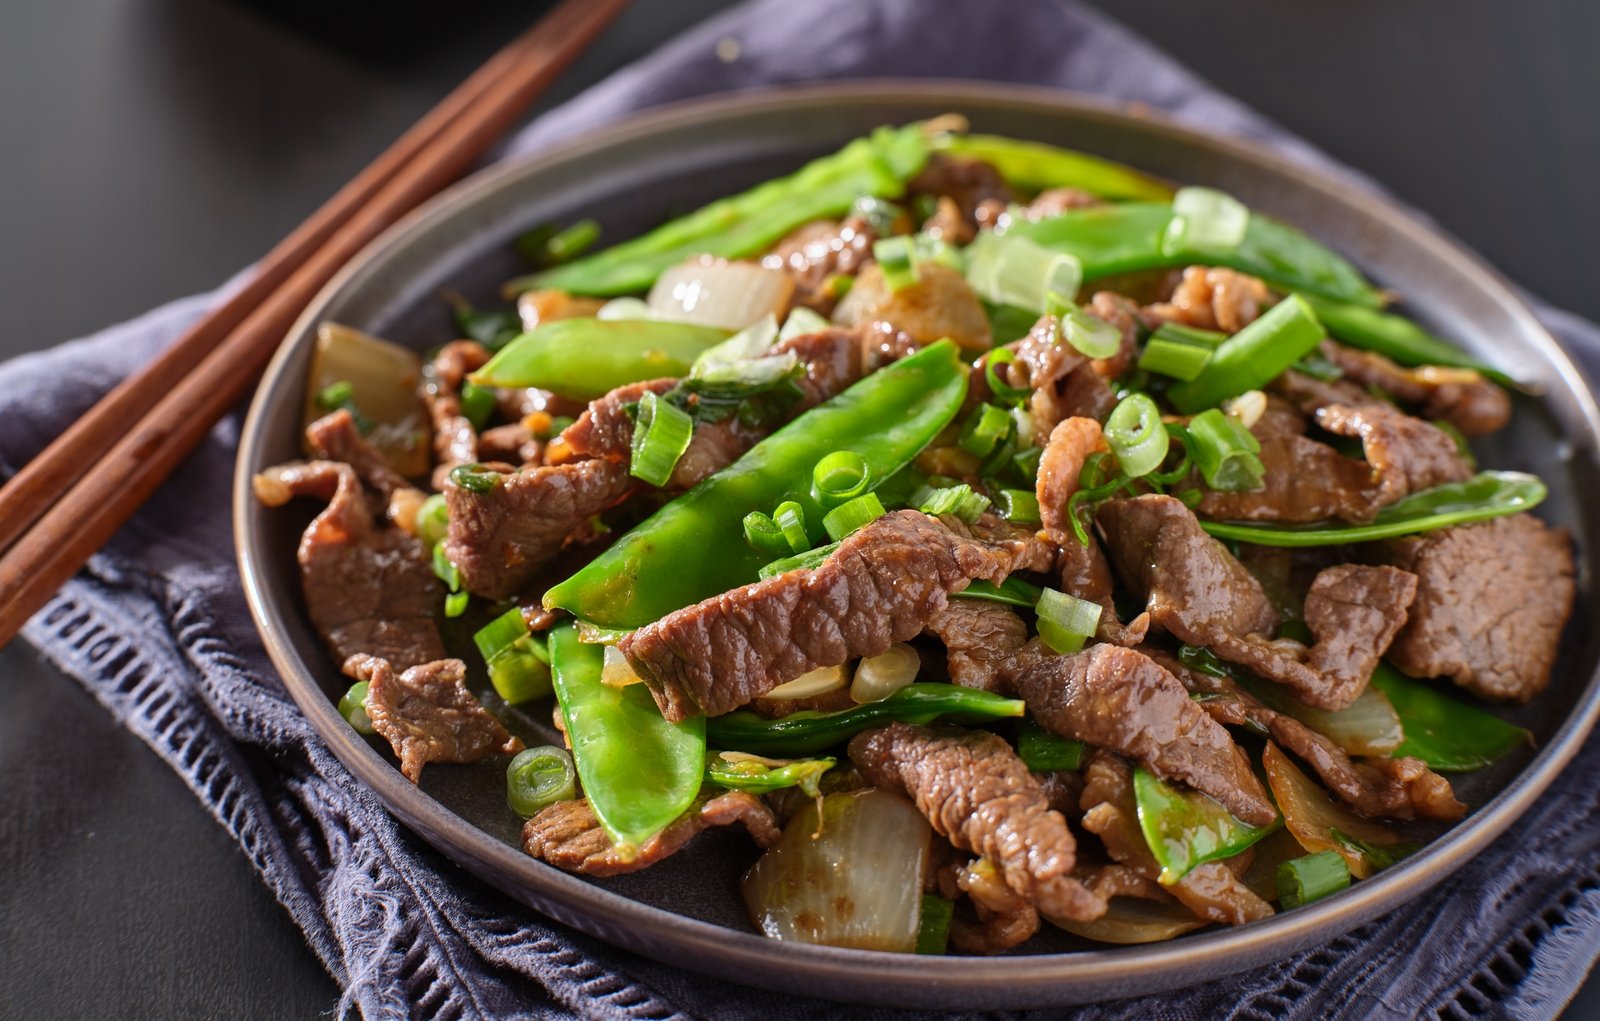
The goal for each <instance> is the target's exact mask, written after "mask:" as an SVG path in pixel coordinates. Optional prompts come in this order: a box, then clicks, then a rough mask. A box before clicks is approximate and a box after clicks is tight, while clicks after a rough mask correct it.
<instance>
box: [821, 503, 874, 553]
mask: <svg viewBox="0 0 1600 1021" xmlns="http://www.w3.org/2000/svg"><path fill="white" fill-rule="evenodd" d="M883 515H884V510H883V502H882V501H881V500H879V499H878V495H877V494H876V493H865V494H863V495H861V496H858V497H856V498H855V499H853V500H850V501H848V502H847V503H841V504H840V505H839V506H837V507H835V508H834V509H833V510H831V511H829V512H828V513H826V514H824V515H823V516H822V527H823V529H824V530H825V531H826V532H827V533H828V538H830V539H832V540H833V541H834V542H838V541H840V540H841V539H843V538H844V537H845V536H847V535H849V534H850V533H851V532H854V531H855V530H856V529H858V528H860V527H861V526H862V525H866V524H870V523H871V522H873V521H876V520H877V519H879V518H881V517H883Z"/></svg>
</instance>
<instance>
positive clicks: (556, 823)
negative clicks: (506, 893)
mask: <svg viewBox="0 0 1600 1021" xmlns="http://www.w3.org/2000/svg"><path fill="white" fill-rule="evenodd" d="M735 823H742V824H743V825H744V828H745V829H746V830H747V831H748V832H749V833H750V837H751V839H752V840H754V841H755V842H756V843H757V844H759V845H761V846H762V847H770V846H771V845H772V844H774V843H776V842H777V839H778V837H779V836H781V835H782V830H781V829H779V827H778V821H777V819H776V818H774V817H773V814H772V809H770V808H768V807H767V806H766V805H765V804H764V803H763V802H762V801H761V799H759V798H757V797H755V796H754V795H753V794H750V793H748V792H746V791H728V792H727V793H725V794H720V795H718V796H716V797H714V798H711V799H709V800H707V801H704V802H701V803H699V804H697V805H695V806H694V807H692V808H691V809H689V811H687V812H685V813H684V814H683V815H681V816H679V817H678V818H677V819H675V820H674V821H673V822H672V824H671V825H670V826H668V827H667V828H666V829H664V830H662V831H661V832H660V833H658V834H656V835H655V836H653V837H651V838H650V839H649V840H647V841H645V842H644V844H643V845H641V846H640V847H639V849H638V854H637V855H635V856H634V857H631V858H629V857H627V856H625V855H623V854H622V853H621V852H620V851H618V849H617V847H616V845H615V844H613V843H612V842H611V837H610V836H609V835H607V833H606V831H605V829H604V828H603V827H601V825H600V820H599V819H596V818H595V814H594V810H593V809H592V808H590V807H589V802H588V800H587V799H584V798H579V799H577V800H576V801H558V802H556V803H555V804H553V805H549V806H547V807H546V808H544V809H543V810H541V811H540V812H539V814H538V815H536V816H534V817H533V818H532V819H529V820H528V821H527V822H526V823H525V824H524V825H523V827H522V849H523V850H524V851H526V852H527V853H528V854H530V855H532V856H533V857H535V858H538V859H540V860H542V861H545V862H548V863H549V864H551V865H554V866H555V867H556V868H559V869H564V870H566V871H567V872H579V873H582V874H583V875H586V876H597V877H603V876H616V875H621V874H622V873H624V872H637V871H639V870H640V869H643V868H649V867H650V866H651V865H654V864H655V863H656V862H658V861H660V860H661V859H663V858H668V857H671V856H672V855H674V854H676V853H677V852H678V851H679V850H681V849H682V848H683V846H684V845H685V844H687V843H688V842H689V841H691V840H693V839H694V838H695V837H696V836H698V835H699V834H700V833H701V832H702V831H704V830H708V829H711V828H712V827H713V826H732V825H734V824H735Z"/></svg>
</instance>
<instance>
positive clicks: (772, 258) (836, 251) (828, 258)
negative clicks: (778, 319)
mask: <svg viewBox="0 0 1600 1021" xmlns="http://www.w3.org/2000/svg"><path fill="white" fill-rule="evenodd" d="M877 240H878V235H877V233H876V232H875V231H873V229H872V226H871V224H869V223H868V222H867V220H866V218H865V217H862V216H851V217H849V218H848V219H846V220H845V221H844V222H843V223H834V222H833V221H831V220H816V221H814V222H812V223H808V224H806V225H805V226H803V227H801V228H799V229H798V230H796V231H795V232H794V233H792V234H790V235H789V236H788V237H786V238H784V239H783V240H782V241H779V242H778V244H777V245H776V246H775V247H774V248H773V249H772V251H771V252H768V253H767V254H766V255H765V256H763V257H762V259H761V265H763V266H765V267H766V268H767V269H775V270H780V271H781V272H783V273H785V274H787V275H788V276H789V278H790V279H791V280H793V281H794V285H795V291H794V302H795V304H797V305H804V306H806V307H807V308H813V309H816V310H817V311H819V312H823V313H827V312H831V311H832V310H833V306H834V305H835V303H837V301H838V291H837V290H836V289H835V287H834V284H833V281H834V278H836V277H840V276H846V277H850V276H855V275H856V273H858V272H860V270H861V267H862V266H864V265H866V264H867V262H868V261H870V260H871V259H872V245H873V242H875V241H877Z"/></svg>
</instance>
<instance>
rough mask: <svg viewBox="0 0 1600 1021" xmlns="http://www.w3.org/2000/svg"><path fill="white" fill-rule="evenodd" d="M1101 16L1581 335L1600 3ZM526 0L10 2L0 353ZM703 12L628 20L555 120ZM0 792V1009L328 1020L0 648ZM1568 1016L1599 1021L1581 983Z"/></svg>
mask: <svg viewBox="0 0 1600 1021" xmlns="http://www.w3.org/2000/svg"><path fill="white" fill-rule="evenodd" d="M796 2H803V0H796ZM1101 2H1102V4H1103V6H1104V7H1105V8H1106V9H1108V10H1110V11H1112V12H1113V13H1114V14H1116V15H1117V16H1118V17H1121V18H1122V19H1123V20H1124V21H1126V22H1127V23H1128V24H1130V25H1131V26H1132V27H1134V28H1135V29H1137V30H1139V31H1141V32H1144V33H1146V34H1147V35H1148V36H1150V37H1151V38H1153V39H1154V40H1155V41H1157V42H1158V43H1160V44H1162V45H1164V46H1166V47H1167V48H1168V49H1170V50H1172V51H1174V52H1177V53H1180V54H1182V55H1183V56H1184V58H1185V59H1186V60H1187V61H1188V62H1189V63H1190V64H1191V65H1193V66H1194V67H1196V68H1197V69H1198V70H1199V71H1201V73H1203V74H1205V75H1206V76H1208V77H1209V78H1211V79H1212V80H1213V81H1215V82H1216V83H1217V84H1218V85H1220V86H1222V87H1223V88H1225V89H1227V90H1229V91H1231V92H1233V93H1234V94H1235V95H1238V96H1239V97H1241V98H1242V99H1244V100H1245V101H1246V102H1249V103H1251V104H1253V105H1255V106H1256V107H1257V108H1259V109H1261V110H1263V111H1264V112H1266V113H1267V114H1269V115H1271V116H1273V117H1275V118H1277V119H1278V120H1279V121H1280V122H1281V123H1283V124H1285V125H1287V126H1288V127H1290V128H1291V129H1293V130H1295V131H1297V132H1299V133H1300V134H1302V135H1304V136H1305V137H1307V138H1309V139H1311V140H1312V141H1314V142H1316V143H1317V144H1319V145H1321V146H1323V147H1324V148H1325V149H1327V150H1328V151H1330V152H1331V153H1332V154H1333V155H1335V156H1337V157H1340V158H1342V159H1344V160H1346V161H1348V162H1349V163H1351V164H1353V165H1355V166H1357V167H1359V168H1361V169H1363V170H1365V171H1366V172H1368V173H1369V174H1371V175H1372V176H1373V177H1375V178H1377V179H1378V180H1380V181H1383V182H1385V183H1386V184H1388V185H1389V186H1390V187H1391V188H1393V189H1394V191H1396V192H1397V193H1398V194H1399V195H1400V196H1401V197H1403V198H1404V199H1406V200H1407V201H1409V202H1412V203H1414V204H1416V205H1418V206H1420V207H1421V208H1423V209H1425V210H1427V211H1428V212H1430V213H1432V214H1433V215H1434V216H1435V217H1436V218H1437V219H1438V220H1439V221H1440V222H1441V223H1442V224H1443V225H1444V226H1445V227H1446V228H1447V229H1448V230H1450V231H1451V232H1453V233H1455V234H1456V235H1458V236H1459V237H1461V238H1463V239H1464V240H1465V241H1466V242H1467V243H1469V244H1470V245H1472V246H1474V247H1475V248H1477V249H1478V250H1479V251H1480V252H1482V253H1483V254H1484V255H1486V256H1487V257H1488V258H1489V259H1490V260H1491V261H1493V262H1495V263H1496V264H1498V265H1499V267H1500V268H1501V269H1502V270H1504V271H1505V272H1506V273H1507V274H1508V275H1510V276H1511V277H1512V278H1513V279H1515V280H1517V281H1518V282H1520V283H1522V284H1524V285H1526V286H1528V287H1530V288H1532V289H1534V290H1536V291H1538V292H1540V293H1542V294H1543V295H1545V296H1546V297H1548V298H1550V299H1552V300H1553V301H1555V302H1557V303H1560V304H1563V305H1565V306H1567V307H1569V308H1573V309H1575V310H1577V311H1580V312H1583V313H1585V314H1587V315H1589V316H1592V317H1600V288H1596V287H1595V286H1594V283H1595V278H1594V265H1595V263H1594V255H1593V251H1594V241H1593V234H1594V232H1595V230H1596V228H1597V227H1600V191H1597V189H1596V188H1595V186H1594V185H1593V183H1592V182H1593V180H1594V175H1595V167H1596V166H1600V122H1597V121H1596V119H1595V116H1594V111H1595V107H1596V102H1597V100H1600V62H1597V61H1595V60H1594V57H1593V53H1592V46H1593V40H1595V39H1597V38H1600V6H1597V5H1593V4H1589V3H1586V2H1584V0H1566V2H1557V0H1524V2H1521V3H1518V4H1515V5H1509V4H1506V3H1504V2H1503V0H1410V2H1407V3H1402V4H1397V3H1393V2H1384V0H1350V2H1347V3H1342V4H1312V3H1291V4H1265V3H1260V2H1249V0H1209V2H1192V3H1184V4H1178V3H1171V2H1170V0H1121V2H1118V3H1112V2H1111V0H1101ZM544 6H545V4H543V3H537V4H517V3H510V2H504V0H480V2H479V3H476V4H461V5H444V4H437V3H426V2H422V0H391V2H390V3H387V4H384V5H382V6H381V7H377V6H372V5H359V4H351V5H341V4H319V3H316V2H314V0H291V2H288V3H283V2H279V3H273V4H268V3H264V2H263V3H243V2H239V3H229V2H221V0H52V2H50V3H30V4H22V3H8V4H6V5H4V8H3V10H0V138H3V139H4V141H3V143H0V145H3V148H0V224H3V225H4V226H3V228H0V307H4V308H5V309H6V320H7V328H6V329H5V330H4V331H0V357H6V356H10V355H15V354H19V353H22V352H24V351H29V350H34V349H38V348H42V347H46V346H49V345H51V344H54V343H56V342H58V341H60V340H63V339H66V338H68V337H72V336H75V335H79V334H82V333H86V332H89V331H91V330H93V329H96V328H98V327H100V326H103V325H106V324H108V323H111V322H114V321H117V320H119V319H123V318H126V317H128V316H130V315H133V314H136V313H138V312H140V311H143V310H144V309H146V308H148V307H150V306H152V305H155V304H157V303H160V302H162V301H165V300H167V299H169V298H173V297H177V296H179V295H183V294H187V293H191V292H194V291H198V290H203V289H206V288H209V287H212V286H214V285H215V284H217V283H218V282H220V281H221V280H223V279H224V278H225V277H226V276H228V275H229V274H231V273H232V272H234V271H235V270H236V269H238V268H239V267H240V266H242V265H244V264H246V263H247V262H249V261H250V260H251V259H253V258H255V257H256V256H258V255H259V254H260V253H261V252H263V251H265V250H266V249H267V248H268V247H269V246H270V245H271V243H272V242H274V241H276V240H277V239H278V238H279V237H281V236H282V235H283V234H284V233H286V232H287V231H288V230H289V229H290V228H291V227H293V226H294V224H295V223H297V222H298V221H299V220H300V219H301V218H302V217H303V216H304V215H305V214H307V213H308V212H309V211H310V210H311V209H312V208H314V206H315V205H316V204H317V203H318V202H320V201H321V200H322V199H323V198H325V197H326V196H327V195H328V194H330V193H331V192H332V191H333V190H334V189H335V188H336V187H337V186H338V185H339V184H340V183H342V182H343V181H344V180H346V179H347V178H348V177H349V176H351V175H352V174H353V173H354V172H355V171H356V170H358V169H359V168H360V167H361V166H362V165H364V164H365V163H366V161H367V160H369V159H370V158H371V157H372V156H373V155H374V154H375V153H376V152H378V151H379V149H381V147H382V146H383V144H384V143H386V142H387V141H389V140H390V139H391V138H393V137H394V136H395V135H396V134H398V133H399V132H400V131H401V130H403V129H404V128H405V126H407V125H408V124H410V123H411V121H412V120H414V119H415V118H416V117H417V116H418V115H419V114H420V113H421V112H422V111H423V110H424V109H426V107H427V106H428V105H429V104H431V103H432V102H433V101H434V100H435V99H436V98H437V97H438V96H440V95H442V94H443V93H444V92H445V91H446V90H447V89H448V88H449V87H450V86H451V85H453V84H454V83H455V82H456V81H457V80H459V78H461V77H462V76H463V75H464V74H465V73H466V72H467V71H468V70H470V69H471V68H472V67H473V66H475V65H476V63H477V62H478V61H480V60H481V59H482V58H483V56H485V55H486V54H487V53H488V52H489V51H490V50H491V49H492V48H493V46H494V45H495V44H496V43H497V41H499V40H503V39H505V38H507V37H508V36H509V35H511V34H512V33H513V32H514V31H515V30H516V29H517V28H519V27H520V26H522V25H523V24H526V23H527V21H528V20H529V18H530V17H531V16H532V15H533V13H535V12H536V11H537V10H540V9H542V8H543V7H544ZM722 6H724V3H723V2H721V0H672V2H666V0H640V2H639V3H638V4H636V5H635V7H634V9H632V10H631V11H630V12H629V13H628V14H626V15H625V16H624V17H623V19H622V20H621V21H620V22H619V23H618V25H617V26H616V27H615V28H614V29H613V30H612V31H611V33H610V34H609V35H608V36H607V37H606V38H605V39H604V41H603V42H602V43H601V44H600V45H599V46H598V47H596V49H595V50H594V51H592V52H591V53H590V54H589V55H588V56H587V57H585V58H584V60H583V61H582V62H581V63H580V65H579V66H578V67H577V68H576V69H575V70H574V72H572V73H571V74H569V76H568V77H567V79H566V80H564V81H563V82H562V83H561V86H560V88H559V89H558V90H557V92H556V95H555V96H554V97H553V98H552V100H551V101H558V100H559V99H560V97H561V96H564V95H570V94H572V93H573V92H575V91H577V90H578V89H580V88H582V87H583V86H584V85H587V84H590V83H592V82H594V81H597V80H598V79H599V78H600V77H602V76H603V75H605V74H606V73H607V72H608V71H610V70H612V69H614V68H616V67H618V66H620V65H621V64H623V63H624V62H626V61H628V60H630V59H632V58H634V57H636V56H638V55H640V54H642V53H645V52H647V51H648V50H649V49H650V48H651V47H653V46H654V45H655V44H656V43H657V42H659V41H660V40H661V39H663V38H665V37H667V36H668V35H670V34H671V33H672V32H674V31H675V30H676V29H678V28H680V27H682V26H684V25H687V24H688V23H690V22H692V21H694V20H696V19H699V18H702V17H704V16H706V15H707V14H709V13H710V12H712V11H714V10H716V9H718V8H720V7H722ZM446 7H450V8H453V9H454V10H455V11H457V12H460V13H455V14H451V15H446V14H444V13H442V12H443V11H444V10H445V9H446ZM325 8H331V9H335V11H336V13H334V14H331V15H330V14H328V13H327V11H326V10H324V9H325ZM379 10H381V11H382V12H383V13H382V14H381V15H380V14H377V13H373V14H368V13H367V12H368V11H372V12H377V11H379ZM1003 10H1004V5H997V6H996V11H997V16H999V14H998V12H1000V11H1003ZM339 11H343V12H346V13H343V14H340V13H337V12H339ZM356 11H359V12H360V13H349V12H356ZM928 11H929V16H930V17H932V16H936V11H937V7H936V4H935V3H934V2H933V0H928ZM0 778H3V779H0V1017H17V1018H23V1017H26V1018H69V1017H71V1018H76V1017H91V1016H98V1017H118V1018H121V1017H186V1018H209V1017H227V1018H254V1017H273V1018H279V1017H283V1018H302V1017H312V1016H315V1015H318V1014H323V1013H327V1012H329V1011H331V1010H332V1009H333V1007H334V1005H335V1003H336V1000H337V997H338V990H337V989H336V987H335V986H334V984H333V982H332V981H331V980H330V979H329V978H328V976H327V974H326V973H325V972H324V971H323V969H322V967H321V965H320V963H319V962H318V961H317V960H316V958H315V957H314V956H313V955H312V954H311V952H310V951H309V950H308V949H306V946H305V944H304V942H303V941H302V940H301V937H300V935H299V932H298V930H297V929H295V927H294V926H293V925H292V924H291V923H290V921H289V919H288V917H287V915H285V913H284V912H283V911H282V909H281V908H280V907H279V906H278V905H277V904H276V903H275V902H274V901H273V899H272V897H271V895H270V894H269V893H268V892H267V891H266V889H265V888H264V887H262V886H261V885H260V884H259V883H258V882H257V881H256V879H255V876H254V874H253V873H252V871H251V869H250V867H249V866H248V864H247V863H246V861H245V858H244V856H243V855H242V854H241V853H239V851H238V850H237V849H236V848H235V847H234V846H233V845H232V844H231V842H230V841H229V840H228V839H227V838H226V837H225V836H224V834H223V833H222V831H221V830H220V829H219V828H217V827H216V826H215V825H213V824H212V822H211V820H210V819H209V817H208V816H207V815H206V814H205V812H204V811H203V810H202V809H201V808H200V806H199V805H198V803H196V802H195V800H194V799H193V797H192V796H191V795H190V794H189V792H188V791H187V790H186V789H185V788H184V787H183V786H182V784H181V783H179V781H178V780H177V778H176V777H175V776H173V775H172V774H171V773H170V772H169V771H168V770H167V768H166V767H165V765H163V764H162V763H161V762H160V760H158V759H157V758H156V757H155V756H154V755H153V754H151V753H150V752H149V751H148V750H147V749H146V748H145V747H144V746H143V745H142V744H141V743H140V742H139V741H138V740H137V739H136V738H134V737H133V736H131V735H130V734H128V733H127V732H125V731H123V730H121V729H120V728H119V727H117V726H116V725H115V724H113V723H112V722H111V720H110V718H109V717H108V716H106V715H105V714H104V713H103V712H102V711H101V710H100V709H99V708H98V706H97V705H96V704H95V703H94V701H93V700H92V699H91V698H90V697H89V696H88V695H86V694H85V693H84V692H83V690H82V689H81V688H79V687H78V685H77V684H75V683H73V682H72V681H71V680H69V679H67V678H65V677H63V676H61V675H60V674H58V673H57V672H55V671H54V670H52V669H51V668H50V667H49V666H48V665H47V664H45V663H43V662H42V661H41V660H40V658H39V657H38V656H37V655H36V654H35V653H34V652H33V651H32V650H31V649H28V648H26V647H25V646H23V645H22V644H20V643H18V644H15V645H13V646H12V647H10V648H8V649H6V650H4V651H3V652H0ZM1569 1016H1570V1017H1596V1016H1600V991H1596V990H1589V991H1586V993H1585V994H1583V995H1582V996H1580V999H1579V1000H1578V1001H1577V1002H1575V1003H1574V1005H1573V1007H1572V1008H1571V1010H1570V1011H1569Z"/></svg>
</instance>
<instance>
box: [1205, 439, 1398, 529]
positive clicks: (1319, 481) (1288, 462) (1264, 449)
mask: <svg viewBox="0 0 1600 1021" xmlns="http://www.w3.org/2000/svg"><path fill="white" fill-rule="evenodd" d="M1262 421H1263V422H1267V423H1268V424H1267V429H1268V430H1270V432H1269V433H1268V435H1261V430H1260V429H1257V430H1253V431H1255V432H1256V434H1257V439H1258V440H1259V441H1260V443H1261V453H1260V455H1259V456H1260V457H1261V464H1262V467H1263V468H1265V469H1266V472H1265V475H1264V476H1263V478H1262V483H1263V485H1262V488H1260V489H1254V490H1244V491H1240V492H1229V491H1226V490H1220V489H1210V488H1207V487H1204V486H1202V487H1200V488H1201V493H1202V496H1201V499H1200V504H1199V506H1198V507H1197V508H1196V509H1197V510H1198V511H1199V512H1200V513H1201V514H1202V515H1204V516H1205V517H1207V518H1210V519H1211V520H1214V521H1276V522H1284V523H1292V524H1309V523H1311V522H1315V521H1332V520H1338V521H1371V520H1372V518H1373V517H1374V516H1375V515H1376V514H1377V513H1378V511H1380V510H1382V509H1383V506H1384V504H1385V503H1386V502H1387V501H1385V499H1384V497H1383V494H1382V493H1381V491H1380V489H1379V486H1378V482H1377V480H1376V479H1375V478H1374V477H1373V472H1372V466H1371V465H1369V464H1367V463H1366V462H1365V461H1358V460H1356V459H1355V458H1352V457H1345V456H1344V455H1343V454H1341V453H1339V452H1338V451H1337V450H1335V449H1333V448H1332V447H1330V446H1328V445H1327V444H1326V443H1318V442H1317V441H1316V440H1313V439H1311V438H1310V437H1308V436H1301V435H1298V433H1286V432H1283V431H1281V429H1282V427H1283V426H1284V425H1285V424H1286V419H1284V418H1281V417H1274V418H1273V419H1271V420H1269V419H1267V417H1266V416H1265V415H1263V416H1262ZM1260 424H1261V423H1259V422H1258V423H1257V425H1258V426H1260Z"/></svg>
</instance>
